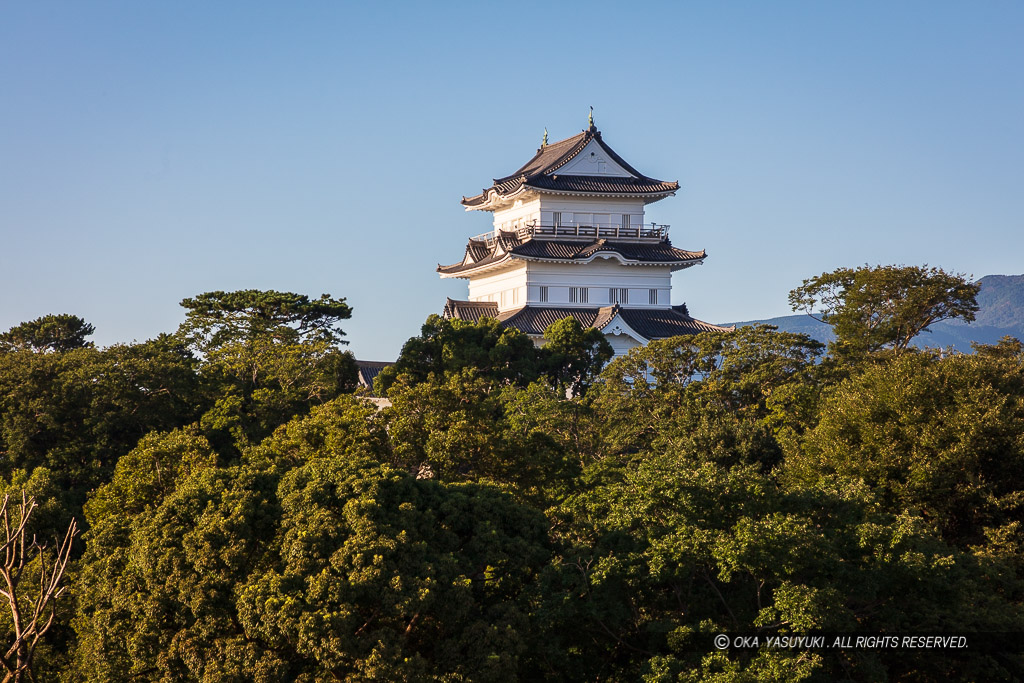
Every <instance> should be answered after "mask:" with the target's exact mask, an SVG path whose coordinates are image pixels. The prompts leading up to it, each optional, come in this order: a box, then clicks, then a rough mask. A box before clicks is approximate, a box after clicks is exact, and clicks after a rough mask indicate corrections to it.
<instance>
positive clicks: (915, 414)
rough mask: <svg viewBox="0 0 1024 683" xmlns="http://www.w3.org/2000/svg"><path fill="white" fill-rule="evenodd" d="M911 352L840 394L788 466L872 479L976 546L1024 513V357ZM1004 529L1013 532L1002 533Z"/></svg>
mask: <svg viewBox="0 0 1024 683" xmlns="http://www.w3.org/2000/svg"><path fill="white" fill-rule="evenodd" d="M1005 350H1006V351H1008V353H991V354H986V353H982V354H975V355H961V354H955V355H952V356H947V357H945V358H940V357H939V356H937V355H935V354H923V353H922V354H909V355H905V356H901V357H899V358H897V359H894V360H892V361H890V362H887V363H884V364H880V365H877V366H872V367H869V368H867V369H866V370H865V371H864V372H863V373H860V374H858V375H856V376H855V377H852V378H850V379H849V380H847V381H845V382H843V383H842V384H841V385H839V386H838V387H836V388H835V389H834V390H833V391H831V392H830V394H829V396H828V398H827V399H826V400H825V401H824V403H823V405H822V407H821V414H820V418H819V423H818V424H817V425H816V426H815V427H814V429H812V430H810V431H808V432H807V434H806V436H805V438H804V439H803V441H802V443H801V445H800V447H799V449H798V450H795V451H792V452H790V453H789V454H788V457H787V464H786V471H787V473H788V476H789V477H791V478H793V480H799V481H801V482H803V483H804V484H806V485H809V486H812V485H815V484H816V483H817V482H819V481H822V480H823V479H826V478H828V477H830V476H837V475H838V476H841V477H844V478H850V479H853V480H856V481H863V482H865V483H867V485H869V486H870V487H871V488H872V490H873V491H875V492H876V495H877V497H878V500H879V502H880V503H881V504H882V505H884V507H885V509H887V510H889V511H891V512H894V513H902V512H909V513H912V514H919V515H922V516H924V518H926V519H928V520H929V521H930V522H931V523H932V524H933V525H934V528H935V529H937V530H938V531H940V532H941V533H942V534H943V536H944V537H945V538H946V539H947V540H948V541H949V542H951V543H955V544H957V545H959V546H960V547H963V548H967V547H969V546H971V545H977V544H984V543H985V542H986V537H990V536H992V535H993V534H995V535H999V534H1005V533H1006V532H1007V531H1009V530H1011V529H1010V527H1013V528H1016V526H1014V525H1017V524H1019V520H1021V519H1022V516H1024V507H1022V504H1024V501H1022V499H1021V492H1022V491H1024V476H1022V473H1024V374H1022V367H1024V355H1021V354H1020V353H1019V350H1018V352H1017V353H1016V354H1015V355H1014V354H1013V353H1012V346H1008V347H1007V348H1006V349H1005ZM1000 529H1002V530H1003V531H999V530H1000Z"/></svg>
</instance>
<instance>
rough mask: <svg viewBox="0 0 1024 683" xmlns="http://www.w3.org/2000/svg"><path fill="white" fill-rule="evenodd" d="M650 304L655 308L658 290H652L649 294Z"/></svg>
mask: <svg viewBox="0 0 1024 683" xmlns="http://www.w3.org/2000/svg"><path fill="white" fill-rule="evenodd" d="M650 303H651V305H654V306H656V305H657V304H658V290H656V289H652V290H651V292H650Z"/></svg>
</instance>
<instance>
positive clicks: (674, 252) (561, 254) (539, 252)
mask: <svg viewBox="0 0 1024 683" xmlns="http://www.w3.org/2000/svg"><path fill="white" fill-rule="evenodd" d="M600 252H611V253H615V254H619V255H621V256H622V257H623V258H625V259H626V260H628V261H643V262H645V263H647V262H650V263H678V262H680V261H692V260H694V259H702V258H706V257H707V253H706V252H704V251H686V250H683V249H676V248H675V247H673V246H672V243H671V242H669V241H668V239H663V240H661V241H660V242H647V243H645V242H609V241H607V240H603V239H599V240H593V241H591V242H572V241H564V242H563V241H558V240H541V239H536V240H529V241H528V242H524V243H523V244H521V245H519V246H517V247H515V248H514V249H512V253H513V254H516V255H517V256H526V257H528V258H535V259H560V260H565V259H589V258H590V257H591V256H593V255H594V254H597V253H600Z"/></svg>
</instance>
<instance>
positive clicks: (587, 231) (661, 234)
mask: <svg viewBox="0 0 1024 683" xmlns="http://www.w3.org/2000/svg"><path fill="white" fill-rule="evenodd" d="M668 228H669V226H667V225H659V224H657V223H642V224H640V225H626V226H622V225H617V224H615V223H588V224H579V223H574V224H566V223H559V224H558V225H542V224H539V223H536V222H534V221H530V222H529V223H527V224H526V225H523V226H520V227H518V228H513V229H512V230H505V231H503V232H514V233H515V234H516V235H517V236H518V237H519V239H528V238H532V237H586V238H590V239H628V240H644V241H651V240H655V241H660V240H662V239H664V238H665V237H667V236H668ZM470 239H473V240H477V241H480V242H486V243H487V244H488V245H491V244H492V243H493V242H494V239H495V232H494V231H493V230H492V231H490V232H485V233H483V234H481V235H477V236H476V237H471V238H470Z"/></svg>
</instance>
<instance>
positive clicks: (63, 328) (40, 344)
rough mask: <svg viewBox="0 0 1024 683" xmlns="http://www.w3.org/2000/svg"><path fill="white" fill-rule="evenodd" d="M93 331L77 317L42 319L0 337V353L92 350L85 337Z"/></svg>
mask: <svg viewBox="0 0 1024 683" xmlns="http://www.w3.org/2000/svg"><path fill="white" fill-rule="evenodd" d="M95 331H96V328H95V327H93V326H92V325H90V324H89V323H87V322H85V320H83V319H81V318H79V317H78V316H77V315H69V314H67V313H63V314H60V315H44V316H43V317H41V318H36V319H35V320H31V321H29V322H24V323H21V324H20V325H16V326H15V327H12V328H11V329H9V330H8V331H7V332H4V333H3V334H0V351H21V350H30V351H53V352H58V353H60V352H63V351H70V350H72V349H81V348H85V347H88V346H92V345H93V344H92V342H90V341H86V339H85V338H86V337H88V336H89V335H91V334H92V333H93V332H95Z"/></svg>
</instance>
